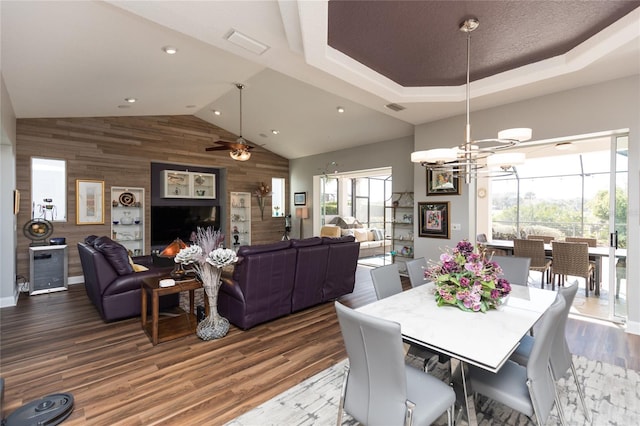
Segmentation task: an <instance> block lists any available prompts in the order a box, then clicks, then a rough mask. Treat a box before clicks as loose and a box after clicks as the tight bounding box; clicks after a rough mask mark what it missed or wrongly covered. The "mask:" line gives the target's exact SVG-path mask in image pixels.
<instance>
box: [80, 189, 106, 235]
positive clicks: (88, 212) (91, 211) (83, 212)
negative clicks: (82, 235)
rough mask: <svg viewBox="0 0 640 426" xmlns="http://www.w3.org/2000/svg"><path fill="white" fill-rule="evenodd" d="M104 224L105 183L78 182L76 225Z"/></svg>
mask: <svg viewBox="0 0 640 426" xmlns="http://www.w3.org/2000/svg"><path fill="white" fill-rule="evenodd" d="M103 223H104V181H101V180H80V179H78V180H76V225H101V224H103Z"/></svg>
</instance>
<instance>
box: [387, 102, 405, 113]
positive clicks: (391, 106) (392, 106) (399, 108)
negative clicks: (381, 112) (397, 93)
mask: <svg viewBox="0 0 640 426" xmlns="http://www.w3.org/2000/svg"><path fill="white" fill-rule="evenodd" d="M385 107H387V108H389V109H390V110H392V111H395V112H399V111H402V110H403V109H406V108H405V107H403V106H402V105H400V104H386V105H385Z"/></svg>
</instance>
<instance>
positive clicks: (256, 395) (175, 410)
mask: <svg viewBox="0 0 640 426" xmlns="http://www.w3.org/2000/svg"><path fill="white" fill-rule="evenodd" d="M374 299H375V295H374V292H373V288H372V286H371V281H370V278H369V272H368V269H366V268H362V267H360V268H359V270H358V274H357V284H356V289H355V291H354V293H353V294H351V295H348V296H346V297H344V298H343V299H342V301H343V302H344V303H345V304H347V305H350V306H354V307H357V306H361V305H363V304H366V303H368V302H370V301H373V300H374ZM0 327H1V329H0V332H1V334H0V348H1V349H0V350H1V361H0V375H1V376H2V377H3V378H4V379H5V396H4V413H3V414H4V416H7V415H8V414H11V412H13V411H14V410H15V409H16V408H18V407H19V406H21V405H23V404H25V403H27V402H29V401H31V400H34V399H38V398H41V397H43V396H46V395H49V394H52V393H58V392H67V393H71V394H72V395H73V397H74V399H75V409H74V411H73V413H72V414H71V416H70V417H69V419H68V420H67V421H66V422H65V423H64V424H65V426H72V425H156V424H162V425H220V424H224V423H225V422H227V421H229V420H232V419H233V418H235V417H236V416H238V415H240V414H242V413H243V412H245V411H247V410H249V409H251V408H253V407H255V406H257V405H259V404H260V403H262V402H264V401H266V400H268V399H270V398H272V397H273V396H275V395H277V394H279V393H280V392H282V391H284V390H286V389H288V388H290V387H292V386H293V385H295V384H297V383H299V382H301V381H302V380H304V379H306V378H307V377H310V376H312V375H314V374H315V373H317V372H319V371H321V370H323V369H325V368H327V367H329V366H330V365H332V364H334V363H336V362H337V361H339V360H341V359H343V358H344V357H345V356H346V354H345V351H344V348H343V343H342V337H341V335H340V331H339V328H338V324H337V320H336V316H335V312H334V308H333V304H331V303H326V304H323V305H320V306H317V307H314V308H311V309H308V310H305V311H303V312H299V313H296V314H294V315H290V316H287V317H285V318H281V319H279V320H276V321H272V322H270V323H267V324H263V325H260V326H257V327H255V328H253V329H251V330H249V331H241V330H238V329H237V328H235V327H232V328H231V331H230V332H229V334H228V335H227V336H226V337H224V338H223V339H221V340H218V341H212V342H204V341H201V340H199V339H198V338H197V337H196V336H195V335H193V336H188V337H184V338H181V339H178V340H174V341H171V342H166V343H162V344H160V345H158V346H152V345H151V343H150V341H149V339H148V337H147V336H146V335H145V334H144V332H143V331H142V329H141V326H140V320H139V319H138V318H133V319H129V320H125V321H118V322H115V323H110V324H105V323H104V322H102V320H100V318H99V316H98V314H97V312H96V310H95V309H94V308H93V306H92V305H91V304H90V302H89V300H88V298H87V296H86V294H85V291H84V288H83V286H82V285H73V286H71V287H70V288H69V291H67V292H60V293H52V294H44V295H38V296H33V297H29V296H28V295H25V294H22V295H21V296H20V300H19V302H18V305H17V306H16V307H9V308H3V309H1V310H0ZM568 334H569V346H570V347H571V349H572V351H573V352H574V353H575V354H580V355H584V356H587V357H589V358H591V359H597V360H602V361H604V362H608V363H611V364H616V365H621V366H625V367H627V368H632V369H635V370H640V336H634V335H629V334H626V333H624V331H622V330H621V329H619V328H617V327H610V326H606V325H600V324H595V323H591V322H584V321H579V320H575V319H570V320H569V325H568Z"/></svg>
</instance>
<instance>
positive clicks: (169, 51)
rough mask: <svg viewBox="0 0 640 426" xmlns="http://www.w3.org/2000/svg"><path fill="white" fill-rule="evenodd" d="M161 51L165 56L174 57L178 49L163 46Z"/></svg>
mask: <svg viewBox="0 0 640 426" xmlns="http://www.w3.org/2000/svg"><path fill="white" fill-rule="evenodd" d="M162 51H163V52H164V53H166V54H167V55H175V54H176V53H178V49H177V48H175V47H173V46H164V47H163V48H162Z"/></svg>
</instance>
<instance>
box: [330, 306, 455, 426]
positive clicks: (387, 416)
mask: <svg viewBox="0 0 640 426" xmlns="http://www.w3.org/2000/svg"><path fill="white" fill-rule="evenodd" d="M335 308H336V312H337V314H338V321H339V323H340V330H341V331H342V338H343V340H344V344H345V347H346V350H347V356H348V357H349V366H348V367H347V368H346V372H345V377H344V380H343V383H342V392H341V395H340V405H339V408H338V410H339V411H338V419H337V424H338V426H340V425H341V424H342V416H343V412H347V413H349V414H350V415H351V416H352V417H353V418H354V419H355V420H357V421H358V422H360V423H362V424H365V425H385V426H387V425H389V426H391V425H407V426H408V425H425V426H426V425H430V424H432V423H433V422H434V421H436V419H438V418H439V417H440V416H442V415H443V414H444V413H445V412H446V413H447V423H448V424H449V425H452V424H453V411H454V404H455V400H456V396H455V392H454V391H453V388H451V387H450V386H448V385H447V384H445V383H444V382H442V381H440V380H438V379H436V378H435V377H433V376H431V375H429V374H427V373H424V372H422V371H420V370H419V369H417V368H414V367H412V366H410V365H408V364H405V362H404V354H403V350H402V334H401V331H400V324H398V323H396V322H392V321H387V320H383V319H380V318H375V317H372V316H370V315H367V314H363V313H361V312H358V311H355V310H353V309H350V308H348V307H346V306H344V305H342V304H340V303H339V302H335Z"/></svg>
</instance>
